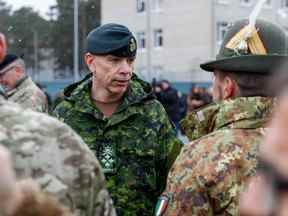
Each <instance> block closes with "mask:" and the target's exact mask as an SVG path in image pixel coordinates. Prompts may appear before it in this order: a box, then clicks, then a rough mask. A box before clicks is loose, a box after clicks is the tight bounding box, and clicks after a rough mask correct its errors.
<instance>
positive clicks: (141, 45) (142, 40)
mask: <svg viewBox="0 0 288 216" xmlns="http://www.w3.org/2000/svg"><path fill="white" fill-rule="evenodd" d="M137 43H138V49H139V50H140V51H141V50H142V51H143V50H145V49H146V36H145V32H138V33H137Z"/></svg>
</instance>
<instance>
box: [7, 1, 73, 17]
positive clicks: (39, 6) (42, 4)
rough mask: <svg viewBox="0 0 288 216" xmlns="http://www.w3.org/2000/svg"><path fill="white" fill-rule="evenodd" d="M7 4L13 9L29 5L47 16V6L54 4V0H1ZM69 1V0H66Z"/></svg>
mask: <svg viewBox="0 0 288 216" xmlns="http://www.w3.org/2000/svg"><path fill="white" fill-rule="evenodd" d="M3 1H5V2H7V4H9V5H12V8H13V10H15V9H18V8H20V7H22V6H31V7H32V8H34V10H35V11H38V12H39V13H40V14H41V15H42V16H44V17H47V15H46V13H47V12H48V10H49V6H51V5H55V4H56V0H3ZM68 1H71V0H68Z"/></svg>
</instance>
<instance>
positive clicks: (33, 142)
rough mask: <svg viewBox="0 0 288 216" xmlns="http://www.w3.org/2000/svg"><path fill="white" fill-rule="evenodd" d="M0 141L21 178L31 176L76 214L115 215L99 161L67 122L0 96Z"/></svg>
mask: <svg viewBox="0 0 288 216" xmlns="http://www.w3.org/2000/svg"><path fill="white" fill-rule="evenodd" d="M0 144H3V145H4V146H6V147H7V148H8V149H9V150H10V151H11V152H12V157H13V160H14V166H15V170H16V174H17V177H18V178H19V179H24V178H28V177H32V178H33V179H34V180H35V181H36V182H37V183H39V184H40V186H41V187H42V188H43V190H44V191H46V192H49V193H51V194H53V195H55V196H56V197H57V198H59V199H60V201H61V202H62V203H63V204H65V205H66V206H67V207H70V208H71V209H72V210H73V211H74V213H75V215H76V216H95V215H103V216H106V215H107V216H114V215H115V210H114V208H113V204H112V200H111V198H110V197H109V194H108V191H107V189H106V188H105V178H104V175H103V173H102V170H101V167H100V164H99V162H98V161H97V159H96V158H95V156H94V155H93V153H92V152H91V151H90V150H89V148H88V147H87V146H86V145H85V144H84V142H83V141H82V139H81V138H80V137H79V136H78V135H77V134H76V133H75V132H74V131H73V130H72V129H71V128H70V127H68V126H67V125H65V124H63V123H62V122H59V121H58V120H57V119H54V118H52V117H49V116H48V115H46V114H43V113H39V112H35V111H32V110H29V109H25V110H24V109H23V108H21V107H20V106H19V105H18V104H15V103H12V102H8V101H5V100H4V99H0Z"/></svg>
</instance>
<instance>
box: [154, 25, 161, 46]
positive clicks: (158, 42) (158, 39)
mask: <svg viewBox="0 0 288 216" xmlns="http://www.w3.org/2000/svg"><path fill="white" fill-rule="evenodd" d="M154 47H155V48H160V47H163V31H162V29H155V30H154Z"/></svg>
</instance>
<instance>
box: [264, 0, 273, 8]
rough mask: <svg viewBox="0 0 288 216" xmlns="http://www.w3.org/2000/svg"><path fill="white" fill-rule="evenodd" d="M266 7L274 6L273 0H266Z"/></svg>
mask: <svg viewBox="0 0 288 216" xmlns="http://www.w3.org/2000/svg"><path fill="white" fill-rule="evenodd" d="M264 7H265V8H271V7H272V0H266V1H265V3H264Z"/></svg>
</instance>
